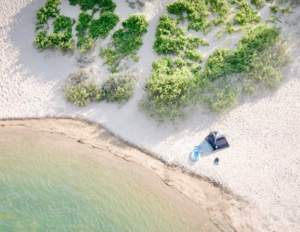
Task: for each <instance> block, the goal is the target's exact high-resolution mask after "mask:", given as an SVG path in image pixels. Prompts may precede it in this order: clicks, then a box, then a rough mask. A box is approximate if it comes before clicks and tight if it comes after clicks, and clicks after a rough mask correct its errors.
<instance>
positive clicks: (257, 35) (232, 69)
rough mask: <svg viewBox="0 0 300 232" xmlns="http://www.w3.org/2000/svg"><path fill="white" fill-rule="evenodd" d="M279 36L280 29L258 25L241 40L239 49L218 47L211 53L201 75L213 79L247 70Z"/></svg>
mask: <svg viewBox="0 0 300 232" xmlns="http://www.w3.org/2000/svg"><path fill="white" fill-rule="evenodd" d="M279 38H280V29H278V28H275V27H268V26H258V27H256V28H254V29H253V30H251V31H250V32H249V33H248V35H246V36H245V37H244V38H243V39H242V40H241V41H240V42H239V45H238V48H237V49H235V50H233V51H232V52H229V51H228V50H220V49H217V50H216V51H215V52H214V53H213V54H212V55H210V56H209V58H208V61H207V64H206V67H205V70H204V71H203V73H202V74H201V75H202V76H203V77H207V78H209V79H210V80H212V81H213V80H215V79H217V78H218V77H221V76H224V75H228V74H232V73H237V72H246V71H248V70H249V64H251V62H252V61H253V59H254V58H255V56H256V55H257V54H259V53H260V52H262V51H264V50H266V49H269V48H270V47H272V46H274V44H276V42H277V41H278V40H279Z"/></svg>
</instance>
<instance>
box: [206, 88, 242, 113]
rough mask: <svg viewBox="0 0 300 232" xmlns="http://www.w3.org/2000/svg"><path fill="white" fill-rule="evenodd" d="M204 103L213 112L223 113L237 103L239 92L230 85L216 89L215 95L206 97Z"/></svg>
mask: <svg viewBox="0 0 300 232" xmlns="http://www.w3.org/2000/svg"><path fill="white" fill-rule="evenodd" d="M204 102H205V103H206V105H207V106H208V107H209V109H210V110H211V111H214V112H222V111H224V110H225V109H227V108H229V107H232V106H234V105H235V104H236V103H237V92H235V91H234V90H233V89H232V88H231V86H230V85H229V84H227V85H225V86H223V87H222V88H219V89H215V90H214V94H212V95H211V96H209V97H206V98H205V100H204Z"/></svg>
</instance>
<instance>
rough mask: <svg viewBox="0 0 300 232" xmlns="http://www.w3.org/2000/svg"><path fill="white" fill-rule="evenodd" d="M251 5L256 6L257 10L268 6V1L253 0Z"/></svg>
mask: <svg viewBox="0 0 300 232" xmlns="http://www.w3.org/2000/svg"><path fill="white" fill-rule="evenodd" d="M251 4H253V5H255V6H256V8H257V9H261V8H263V7H264V6H265V5H266V0H251Z"/></svg>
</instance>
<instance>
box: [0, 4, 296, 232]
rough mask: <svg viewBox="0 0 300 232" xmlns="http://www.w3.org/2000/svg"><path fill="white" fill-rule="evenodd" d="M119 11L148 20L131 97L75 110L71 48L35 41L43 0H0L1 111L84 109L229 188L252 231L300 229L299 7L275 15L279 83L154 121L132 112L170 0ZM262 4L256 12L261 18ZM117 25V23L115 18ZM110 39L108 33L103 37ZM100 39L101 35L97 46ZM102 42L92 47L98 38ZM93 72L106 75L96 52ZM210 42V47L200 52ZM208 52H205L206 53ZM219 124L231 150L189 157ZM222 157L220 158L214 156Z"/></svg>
mask: <svg viewBox="0 0 300 232" xmlns="http://www.w3.org/2000/svg"><path fill="white" fill-rule="evenodd" d="M63 2H64V4H62V6H61V13H62V14H64V15H68V16H71V17H74V18H77V15H78V13H79V12H80V10H79V7H69V6H68V4H67V2H66V1H63ZM115 2H116V3H117V4H118V7H117V8H116V10H115V12H116V13H117V14H118V15H119V16H120V18H121V19H125V18H127V17H128V15H129V14H130V13H133V12H140V11H141V12H142V13H145V14H147V19H148V20H149V27H148V33H147V34H146V36H145V37H144V45H143V47H142V48H141V50H140V51H139V55H140V60H139V62H138V63H137V64H133V66H132V68H133V69H134V68H140V75H139V83H138V86H137V88H136V90H135V93H134V96H133V98H132V99H131V100H130V101H129V102H128V103H127V104H125V105H124V106H122V107H118V106H117V105H115V104H107V103H99V104H91V105H88V106H86V107H83V108H77V107H75V106H73V105H71V104H70V103H67V102H66V101H65V99H64V97H63V93H62V85H63V84H64V83H65V81H66V79H67V76H68V75H69V74H70V73H72V72H74V71H76V70H77V69H78V67H77V66H78V63H77V61H76V59H75V58H76V56H78V54H76V53H75V54H74V55H71V54H67V55H63V54H62V53H60V52H58V51H44V52H43V53H40V52H38V51H37V50H36V49H35V48H34V47H33V45H32V42H33V40H34V35H35V32H34V27H35V25H34V24H35V12H36V11H37V10H38V9H39V8H40V7H42V6H43V5H44V4H45V1H31V0H1V2H0V51H1V52H0V66H1V67H0V118H2V119H4V118H16V117H18V118H24V117H25V118H26V117H43V116H68V117H77V116H80V117H84V118H87V119H89V120H92V121H94V122H97V123H101V124H102V125H104V126H105V127H106V128H108V129H109V130H110V131H112V132H113V133H115V134H117V135H118V136H120V137H121V138H123V139H124V140H127V141H129V142H130V143H132V144H135V145H137V146H140V147H142V148H144V149H146V150H149V151H150V152H152V153H154V154H155V155H156V156H157V157H159V158H161V159H163V160H165V161H167V162H168V163H170V164H176V165H179V166H181V167H184V168H186V169H188V170H190V171H192V172H195V173H196V174H199V175H201V176H204V177H207V178H209V179H211V180H213V181H215V182H217V183H220V184H221V185H222V186H224V187H226V188H227V189H228V190H229V191H231V192H232V193H233V194H234V195H235V196H237V197H240V198H242V199H244V200H246V201H248V202H249V203H250V204H251V205H253V206H254V207H256V208H257V209H258V210H259V211H260V212H261V215H262V216H261V220H262V221H263V224H262V225H257V229H256V230H257V231H289V232H290V231H291V232H293V231H295V232H296V231H300V196H299V193H300V143H299V141H300V134H299V132H298V131H299V130H300V118H299V116H300V91H299V90H300V9H299V7H298V8H296V9H294V13H293V14H291V15H288V16H286V17H285V18H284V19H283V20H282V23H281V26H282V27H283V35H284V36H285V38H286V40H287V41H288V43H289V45H290V50H291V64H290V66H289V67H288V69H287V71H286V73H285V76H286V77H285V79H284V81H283V83H282V85H281V87H280V88H278V89H277V90H275V91H268V92H265V93H264V94H261V95H260V96H257V97H255V98H243V99H242V100H241V103H240V104H239V106H237V107H236V108H235V109H233V110H231V111H230V112H229V113H227V114H225V115H222V116H217V115H214V114H211V113H208V111H206V110H203V109H202V110H198V111H197V112H196V113H195V114H193V115H192V116H191V117H190V118H189V119H188V120H186V121H183V122H179V123H178V124H176V125H173V124H172V123H164V124H159V125H158V124H157V123H156V122H155V120H154V119H149V118H147V117H146V116H145V115H144V114H143V113H142V112H139V110H138V107H137V102H138V101H139V100H140V99H141V97H142V95H143V86H144V83H145V81H146V79H147V78H148V77H149V75H150V71H151V64H152V62H153V60H156V59H158V58H159V57H158V56H157V55H156V54H155V53H154V52H153V50H152V45H153V42H154V38H155V28H156V26H157V23H158V16H159V15H161V14H163V13H165V4H166V3H168V2H170V1H164V0H161V1H158V0H156V1H155V0H153V1H149V2H147V3H146V5H145V7H144V8H143V9H141V10H139V9H131V8H129V7H128V4H127V3H126V1H125V0H123V1H121V0H118V2H117V1H115ZM264 11H266V12H267V11H268V9H266V10H263V12H261V13H262V15H263V16H265V14H266V12H264ZM118 26H119V25H118ZM108 39H109V38H108ZM235 41H236V38H229V37H224V38H223V39H221V40H217V39H216V38H215V37H212V38H211V40H210V41H208V42H209V43H210V45H211V46H210V47H211V48H212V47H214V45H215V46H221V47H222V46H225V47H228V46H229V45H230V44H233V43H235ZM106 42H107V41H103V42H102V45H103V44H105V43H106ZM98 46H99V45H98ZM98 51H99V50H98V47H97V48H96V49H95V51H94V53H95V56H96V60H95V62H94V63H92V64H91V67H90V69H91V70H92V72H93V74H94V75H95V76H97V77H100V78H102V79H103V78H105V77H107V69H106V67H101V66H102V60H101V59H100V58H98V57H97V56H98ZM209 52H211V50H209V49H208V50H207V54H208V53H209ZM207 54H205V55H206V56H207ZM215 129H218V130H222V131H223V132H224V133H225V134H226V135H227V138H228V140H229V142H230V144H231V147H230V148H229V149H226V150H224V151H220V152H217V153H215V154H213V155H210V156H206V157H203V158H201V159H200V161H199V162H197V163H196V164H195V165H191V163H190V162H189V159H188V154H189V152H190V151H191V150H192V148H193V147H194V146H195V145H197V144H199V143H200V142H201V141H202V140H203V139H204V137H205V136H206V135H207V134H208V133H209V131H211V130H215ZM216 157H219V159H220V163H219V165H218V166H214V165H213V160H214V159H215V158H216Z"/></svg>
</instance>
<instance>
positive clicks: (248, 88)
mask: <svg viewBox="0 0 300 232" xmlns="http://www.w3.org/2000/svg"><path fill="white" fill-rule="evenodd" d="M170 22H173V21H170ZM171 25H174V24H171ZM157 28H158V30H159V32H160V33H163V32H164V30H162V28H161V27H160V25H158V27H157ZM166 28H171V29H172V27H166ZM171 31H172V30H171ZM173 31H174V30H173ZM160 33H158V34H159V35H160ZM165 34H167V33H165ZM180 36H184V34H181V35H180ZM279 40H280V29H278V28H275V27H269V26H266V25H265V26H263V25H261V26H257V27H255V28H253V29H252V30H250V31H249V32H248V34H247V35H246V36H244V37H243V39H242V40H240V41H239V43H238V47H237V48H236V49H233V50H232V51H229V50H226V49H216V50H215V51H214V52H213V53H212V54H211V55H210V56H209V57H208V60H207V63H206V65H205V67H204V70H203V71H202V72H201V73H199V70H200V67H199V65H197V63H193V62H190V61H186V59H189V60H193V61H197V62H201V61H202V56H200V53H198V51H197V50H195V49H191V50H185V53H184V54H185V56H184V57H179V58H175V59H171V58H170V57H168V56H166V57H164V58H162V59H161V60H158V61H155V62H153V65H152V73H151V76H150V78H149V79H148V80H147V83H146V85H145V89H146V92H147V93H146V96H145V98H144V99H143V100H142V101H141V102H140V107H141V109H143V110H144V111H145V112H146V113H148V114H149V115H151V116H154V117H156V118H157V119H158V120H159V121H164V120H175V119H176V118H178V117H185V116H186V114H187V112H189V111H190V109H191V104H196V105H197V104H199V103H200V102H203V103H204V104H205V105H206V106H208V107H209V109H210V110H212V111H216V112H221V111H224V110H225V109H227V108H229V107H232V106H234V105H235V104H236V103H237V97H238V96H239V94H240V93H244V94H255V91H257V90H258V89H259V88H260V87H261V86H264V87H265V88H274V87H276V86H277V85H278V83H279V82H280V80H281V79H282V71H283V69H284V67H285V66H286V64H287V61H288V55H287V53H286V52H285V50H286V49H285V48H284V47H283V46H282V44H280V43H279ZM175 54H176V53H175ZM233 74H238V75H239V76H241V77H243V78H241V79H238V80H237V79H236V78H235V79H230V78H229V79H228V78H227V77H228V76H232V75H233Z"/></svg>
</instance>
